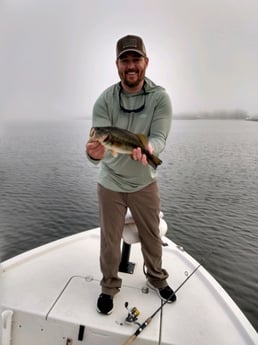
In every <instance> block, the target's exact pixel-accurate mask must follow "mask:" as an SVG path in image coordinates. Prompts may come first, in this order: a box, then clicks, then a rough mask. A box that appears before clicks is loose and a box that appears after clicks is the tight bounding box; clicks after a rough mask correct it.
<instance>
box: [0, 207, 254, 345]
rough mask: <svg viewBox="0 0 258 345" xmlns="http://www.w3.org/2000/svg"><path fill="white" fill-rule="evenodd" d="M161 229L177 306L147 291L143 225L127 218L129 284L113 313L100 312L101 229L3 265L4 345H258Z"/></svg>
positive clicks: (215, 287)
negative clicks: (140, 227) (140, 226)
mask: <svg viewBox="0 0 258 345" xmlns="http://www.w3.org/2000/svg"><path fill="white" fill-rule="evenodd" d="M160 232H161V238H162V243H163V266H164V267H166V269H167V270H168V271H169V272H170V276H169V279H168V281H169V284H170V286H171V287H172V288H173V289H174V290H175V291H176V295H177V300H176V302H174V303H171V304H168V303H166V302H164V301H161V300H160V298H159V297H158V295H157V294H156V292H155V291H153V290H151V289H150V288H149V287H148V286H147V284H146V279H145V275H144V262H143V258H142V254H141V246H140V242H139V236H138V231H137V227H136V225H135V223H134V221H133V218H132V217H131V215H130V213H128V214H127V217H126V219H125V226H124V232H123V239H122V242H121V252H122V258H121V264H120V269H119V270H120V272H119V275H120V277H121V278H122V281H123V282H122V287H121V291H120V292H119V293H118V294H117V295H116V296H115V298H114V310H113V312H112V314H111V315H108V316H107V315H103V314H100V313H98V312H97V311H96V301H97V298H98V295H99V293H100V285H99V284H100V280H101V272H100V269H99V242H100V229H99V227H97V228H93V229H91V230H86V231H83V232H80V233H78V234H75V235H71V236H68V237H65V238H62V239H59V240H57V241H54V242H51V243H48V244H45V245H43V246H41V247H39V248H35V249H32V250H30V251H27V252H25V253H22V254H20V255H17V256H16V257H14V258H11V259H8V260H6V261H3V262H2V263H1V266H0V314H1V318H0V339H1V345H25V344H26V345H49V344H50V345H83V344H87V345H102V344H104V345H129V344H135V345H140V344H141V345H175V344H181V345H242V344H243V345H244V344H245V345H247V344H248V345H258V334H257V332H256V330H255V329H254V327H253V326H252V325H251V323H250V322H249V321H248V319H247V318H246V316H245V315H244V314H243V312H242V311H241V310H240V309H239V307H238V306H237V305H236V304H235V302H234V301H233V300H232V299H231V297H230V296H229V295H228V294H227V293H226V291H225V290H224V289H223V288H222V287H221V285H219V283H218V282H217V281H216V280H215V279H214V278H213V277H212V276H211V274H209V273H208V271H207V270H206V269H205V268H204V267H203V264H202V262H197V261H196V260H195V259H194V258H193V257H192V256H190V255H189V254H188V253H187V252H186V251H185V250H184V248H183V247H181V246H180V245H178V244H176V243H174V242H173V241H172V240H171V239H169V238H168V237H167V236H166V232H167V224H166V222H165V220H164V217H163V215H162V214H161V216H160ZM208 256H209V255H208Z"/></svg>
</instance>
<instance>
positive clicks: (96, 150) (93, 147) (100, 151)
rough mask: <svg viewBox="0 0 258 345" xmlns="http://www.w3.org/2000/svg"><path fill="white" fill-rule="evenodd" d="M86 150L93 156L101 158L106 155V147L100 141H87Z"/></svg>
mask: <svg viewBox="0 0 258 345" xmlns="http://www.w3.org/2000/svg"><path fill="white" fill-rule="evenodd" d="M86 152H87V154H88V155H89V156H90V157H91V158H93V159H96V160H100V159H102V158H103V157H104V155H105V147H104V146H103V145H102V144H100V143H99V142H98V141H95V140H89V141H88V142H87V143H86Z"/></svg>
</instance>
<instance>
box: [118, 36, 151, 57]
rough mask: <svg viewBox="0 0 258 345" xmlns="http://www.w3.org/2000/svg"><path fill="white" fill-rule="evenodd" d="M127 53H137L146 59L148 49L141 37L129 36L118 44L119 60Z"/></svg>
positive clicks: (121, 39)
mask: <svg viewBox="0 0 258 345" xmlns="http://www.w3.org/2000/svg"><path fill="white" fill-rule="evenodd" d="M126 52H136V53H138V54H140V55H142V56H144V57H146V49H145V45H144V43H143V40H142V39H141V37H139V36H134V35H127V36H125V37H122V38H120V40H118V42H117V44H116V57H117V59H118V58H119V57H120V56H121V55H122V54H124V53H126Z"/></svg>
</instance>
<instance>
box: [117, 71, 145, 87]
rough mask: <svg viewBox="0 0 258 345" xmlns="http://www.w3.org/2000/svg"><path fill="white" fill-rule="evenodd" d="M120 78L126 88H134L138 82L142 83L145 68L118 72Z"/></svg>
mask: <svg viewBox="0 0 258 345" xmlns="http://www.w3.org/2000/svg"><path fill="white" fill-rule="evenodd" d="M130 72H134V74H130ZM119 76H120V79H121V81H122V83H123V84H124V85H126V86H127V87H128V88H136V87H137V86H139V85H140V84H142V82H143V80H144V77H145V69H144V70H142V71H127V72H123V73H121V72H119Z"/></svg>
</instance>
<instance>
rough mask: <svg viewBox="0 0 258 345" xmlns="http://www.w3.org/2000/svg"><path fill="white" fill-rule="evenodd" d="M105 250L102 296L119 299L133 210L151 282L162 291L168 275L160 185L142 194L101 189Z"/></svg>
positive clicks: (103, 252) (154, 185)
mask: <svg viewBox="0 0 258 345" xmlns="http://www.w3.org/2000/svg"><path fill="white" fill-rule="evenodd" d="M98 198H99V213H100V228H101V246H100V250H101V252H100V267H101V271H102V274H103V278H102V280H101V286H102V292H103V293H106V294H109V295H112V296H113V295H115V294H116V293H117V292H118V291H119V289H120V287H121V283H122V281H121V279H120V278H119V277H118V269H119V264H120V260H121V237H122V232H123V228H124V222H125V214H126V211H127V208H128V207H129V208H130V210H131V213H132V216H133V218H134V221H135V224H136V226H137V228H138V232H139V237H140V240H141V248H142V254H143V258H144V263H145V265H146V267H147V279H148V280H149V281H150V283H151V284H152V285H153V286H155V287H157V288H162V287H165V286H166V285H167V282H166V279H167V277H168V273H167V272H166V271H165V270H164V269H162V266H161V265H162V258H161V257H162V242H161V239H160V235H159V212H160V196H159V189H158V185H157V182H154V183H152V184H150V185H149V186H147V187H145V188H143V189H142V190H140V191H138V192H133V193H120V192H113V191H111V190H108V189H106V188H104V187H103V186H101V185H98Z"/></svg>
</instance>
